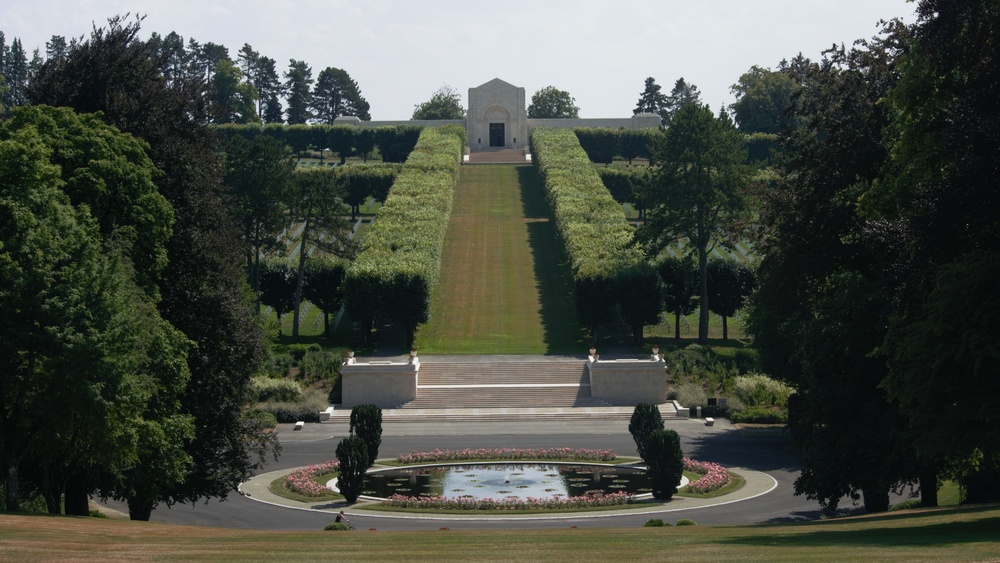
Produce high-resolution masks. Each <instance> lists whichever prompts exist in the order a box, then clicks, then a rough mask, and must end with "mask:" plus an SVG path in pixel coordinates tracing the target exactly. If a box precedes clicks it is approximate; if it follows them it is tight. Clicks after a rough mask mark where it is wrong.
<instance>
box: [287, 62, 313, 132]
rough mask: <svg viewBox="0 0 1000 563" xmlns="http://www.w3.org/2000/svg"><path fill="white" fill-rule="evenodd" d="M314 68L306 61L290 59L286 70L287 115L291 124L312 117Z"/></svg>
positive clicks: (296, 123) (297, 123)
mask: <svg viewBox="0 0 1000 563" xmlns="http://www.w3.org/2000/svg"><path fill="white" fill-rule="evenodd" d="M312 85H313V76H312V69H311V68H310V67H309V65H308V64H306V62H305V61H298V60H295V59H290V60H289V61H288V70H287V71H285V83H284V91H285V96H286V97H285V102H286V103H287V104H288V107H287V108H286V109H285V115H286V118H287V122H288V124H289V125H301V124H304V123H306V122H308V121H309V120H310V119H312V112H310V111H309V107H310V105H311V102H312Z"/></svg>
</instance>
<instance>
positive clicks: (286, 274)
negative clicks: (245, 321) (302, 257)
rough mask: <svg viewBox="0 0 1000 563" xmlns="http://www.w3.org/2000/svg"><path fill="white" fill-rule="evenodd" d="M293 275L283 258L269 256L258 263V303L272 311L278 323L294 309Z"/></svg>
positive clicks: (288, 264) (294, 271)
mask: <svg viewBox="0 0 1000 563" xmlns="http://www.w3.org/2000/svg"><path fill="white" fill-rule="evenodd" d="M295 274H296V270H295V268H294V267H292V265H291V264H290V263H289V262H288V260H286V259H285V258H281V257H270V256H269V257H266V258H264V259H262V260H261V261H260V302H261V304H263V305H265V306H267V307H270V308H272V309H274V312H275V314H277V315H278V320H279V321H280V320H281V316H282V315H284V314H286V313H291V312H292V309H294V308H295V277H296V276H295Z"/></svg>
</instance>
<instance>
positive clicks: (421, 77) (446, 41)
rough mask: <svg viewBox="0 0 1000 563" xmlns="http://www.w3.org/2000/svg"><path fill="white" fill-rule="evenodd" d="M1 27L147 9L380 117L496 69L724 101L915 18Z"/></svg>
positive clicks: (118, 0) (676, 6)
mask: <svg viewBox="0 0 1000 563" xmlns="http://www.w3.org/2000/svg"><path fill="white" fill-rule="evenodd" d="M3 4H4V5H3V8H2V9H0V31H3V32H4V34H5V36H6V40H7V45H10V42H11V41H12V40H13V39H14V38H19V39H20V40H21V43H22V45H23V46H24V48H25V50H26V51H27V52H28V53H29V58H30V54H31V52H32V51H33V50H34V49H35V48H38V49H39V50H40V51H41V52H42V54H43V56H44V52H45V43H46V41H48V40H49V39H50V38H51V37H52V36H53V35H62V36H64V37H66V39H67V40H69V39H70V38H73V37H80V36H85V35H89V33H90V31H91V30H92V29H93V27H94V26H95V25H96V26H98V27H100V26H103V25H104V24H106V22H107V20H108V18H109V17H112V16H114V15H123V14H132V15H136V14H138V15H144V16H145V19H144V20H143V22H142V31H141V33H140V36H141V37H142V38H144V39H145V38H148V37H149V35H150V34H151V33H153V32H157V33H159V34H161V35H166V34H167V33H170V32H171V31H176V32H177V33H178V34H179V35H181V36H182V37H184V40H185V41H187V40H188V39H194V40H196V41H198V42H199V43H207V42H213V43H218V44H221V45H224V46H226V47H228V48H229V54H230V57H231V58H233V59H234V60H235V59H236V55H237V53H238V51H239V50H240V48H241V47H242V46H243V44H244V43H248V44H249V45H250V46H251V47H252V48H253V49H254V50H255V51H257V52H259V53H260V54H261V55H263V56H267V57H271V58H272V59H275V61H277V65H276V66H277V68H278V71H279V73H283V72H284V71H286V70H287V69H288V61H289V59H297V60H303V61H305V62H306V63H307V64H308V65H309V66H310V67H311V68H312V70H313V77H316V76H317V75H319V73H320V71H321V70H323V69H324V68H326V67H337V68H341V69H344V70H346V71H347V72H348V74H350V75H351V77H352V78H353V79H354V80H355V81H356V82H357V83H358V86H359V87H360V89H361V94H362V95H363V96H364V97H365V99H367V100H368V102H369V104H370V105H371V115H372V119H373V120H401V119H409V118H410V117H411V116H412V114H413V109H414V106H415V105H417V104H420V103H422V102H424V101H426V100H428V99H429V98H430V97H431V95H432V94H433V93H434V92H435V91H436V90H438V89H439V88H441V87H442V86H445V85H447V86H451V87H452V88H454V89H455V90H457V91H458V92H459V93H460V94H461V95H462V104H463V105H464V106H466V107H468V91H469V88H472V87H476V86H479V85H480V84H483V83H485V82H488V81H490V80H492V79H494V78H500V79H501V80H504V81H506V82H509V83H511V84H513V85H515V86H521V87H524V89H525V94H526V99H527V101H528V102H530V99H531V96H532V94H533V93H535V92H536V91H538V90H540V89H542V88H544V87H546V86H554V87H555V88H558V89H559V90H565V91H567V92H569V93H570V95H571V96H573V98H574V99H575V100H576V105H577V106H578V107H579V108H580V117H584V118H592V117H598V118H607V117H627V116H630V115H632V110H633V109H634V108H635V106H636V102H637V101H638V99H639V95H640V94H641V92H642V90H643V87H644V83H645V80H646V78H647V77H653V78H654V79H655V80H656V83H657V84H659V85H660V86H661V87H662V89H663V92H664V93H669V92H670V89H671V88H672V87H673V85H674V83H675V82H676V81H677V79H678V78H684V80H685V81H686V82H688V83H692V84H694V85H696V86H697V87H698V89H699V90H700V91H701V95H702V101H703V102H705V103H707V104H709V105H710V106H712V108H713V109H717V108H719V107H720V106H722V105H729V104H731V103H733V102H734V101H735V99H734V97H733V95H732V94H731V92H730V87H731V86H732V85H733V84H734V83H736V82H737V81H738V80H739V77H740V75H742V74H743V73H745V72H746V71H747V70H749V69H750V67H752V66H754V65H757V66H761V67H764V68H771V69H773V68H776V67H777V65H778V63H779V62H780V61H781V60H782V59H791V58H792V57H794V56H796V55H797V54H799V53H802V54H803V55H805V56H806V57H808V58H810V59H813V60H818V59H820V58H821V57H822V52H823V50H824V49H827V48H829V47H830V46H832V45H834V44H840V43H844V44H846V45H850V44H851V43H853V42H854V41H855V40H857V39H862V38H870V37H872V36H874V35H876V34H877V33H878V30H879V25H878V22H879V21H880V20H888V19H892V18H900V19H902V20H903V21H905V22H907V23H911V22H913V21H914V19H915V18H914V8H915V6H914V4H912V3H909V2H908V1H907V0H758V1H756V2H750V1H747V0H700V1H698V0H687V1H679V0H509V1H507V2H496V1H493V2H485V1H482V0H465V1H461V2H459V1H455V0H434V1H433V2H430V1H416V0H354V1H345V0H295V1H291V0H238V1H237V0H201V1H195V0H169V1H168V0H4V2H3Z"/></svg>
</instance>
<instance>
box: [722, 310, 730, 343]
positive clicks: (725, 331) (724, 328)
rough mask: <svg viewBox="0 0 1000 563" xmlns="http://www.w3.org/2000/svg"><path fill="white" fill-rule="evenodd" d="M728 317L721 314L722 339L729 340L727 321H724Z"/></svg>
mask: <svg viewBox="0 0 1000 563" xmlns="http://www.w3.org/2000/svg"><path fill="white" fill-rule="evenodd" d="M727 320H728V317H726V316H725V315H722V339H723V340H729V323H728V322H726V321H727Z"/></svg>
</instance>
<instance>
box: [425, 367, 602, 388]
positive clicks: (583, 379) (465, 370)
mask: <svg viewBox="0 0 1000 563" xmlns="http://www.w3.org/2000/svg"><path fill="white" fill-rule="evenodd" d="M476 383H478V384H502V383H520V384H556V383H565V384H586V383H589V379H588V377H587V371H586V368H585V367H584V364H583V362H579V363H577V362H524V363H515V362H494V363H476V362H461V363H458V362H455V363H436V362H426V363H421V365H420V376H419V385H421V386H423V385H462V384H476Z"/></svg>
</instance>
